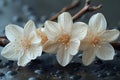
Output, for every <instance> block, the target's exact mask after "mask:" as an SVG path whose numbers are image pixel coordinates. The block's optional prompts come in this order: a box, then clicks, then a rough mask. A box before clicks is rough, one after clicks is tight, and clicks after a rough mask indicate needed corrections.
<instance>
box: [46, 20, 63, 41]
mask: <svg viewBox="0 0 120 80" xmlns="http://www.w3.org/2000/svg"><path fill="white" fill-rule="evenodd" d="M60 32H61V29H60V27H59V26H58V24H57V23H56V22H53V21H46V22H45V33H46V35H47V37H48V39H49V40H55V39H56V37H57V36H58V35H59V34H60Z"/></svg>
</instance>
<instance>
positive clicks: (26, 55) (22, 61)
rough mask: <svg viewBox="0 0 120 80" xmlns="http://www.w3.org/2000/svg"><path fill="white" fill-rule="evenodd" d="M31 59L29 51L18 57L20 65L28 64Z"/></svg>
mask: <svg viewBox="0 0 120 80" xmlns="http://www.w3.org/2000/svg"><path fill="white" fill-rule="evenodd" d="M31 60H32V59H31V55H30V52H29V51H25V52H24V53H23V55H22V56H21V57H20V58H19V59H18V63H17V64H18V66H23V67H24V66H26V65H27V63H28V62H30V61H31Z"/></svg>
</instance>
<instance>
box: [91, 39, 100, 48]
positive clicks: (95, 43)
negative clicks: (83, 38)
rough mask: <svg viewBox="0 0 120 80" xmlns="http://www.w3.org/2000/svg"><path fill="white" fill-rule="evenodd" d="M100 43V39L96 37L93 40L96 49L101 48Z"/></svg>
mask: <svg viewBox="0 0 120 80" xmlns="http://www.w3.org/2000/svg"><path fill="white" fill-rule="evenodd" d="M99 43H100V38H99V37H95V38H94V39H93V40H92V44H93V46H94V47H96V46H99Z"/></svg>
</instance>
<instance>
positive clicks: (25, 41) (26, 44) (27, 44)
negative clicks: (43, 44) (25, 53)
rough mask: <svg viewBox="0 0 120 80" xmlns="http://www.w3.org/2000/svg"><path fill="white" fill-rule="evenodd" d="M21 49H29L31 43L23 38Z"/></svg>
mask: <svg viewBox="0 0 120 80" xmlns="http://www.w3.org/2000/svg"><path fill="white" fill-rule="evenodd" d="M21 44H22V47H24V48H25V49H29V48H30V47H31V41H30V40H29V39H28V38H23V39H22V40H21Z"/></svg>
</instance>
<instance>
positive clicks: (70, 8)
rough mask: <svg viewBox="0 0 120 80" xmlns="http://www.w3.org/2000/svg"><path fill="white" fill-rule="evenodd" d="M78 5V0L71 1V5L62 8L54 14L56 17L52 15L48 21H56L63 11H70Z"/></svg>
mask: <svg viewBox="0 0 120 80" xmlns="http://www.w3.org/2000/svg"><path fill="white" fill-rule="evenodd" d="M79 5H80V0H73V2H72V3H71V5H69V6H66V7H64V8H62V9H61V11H59V12H58V13H56V15H54V16H53V17H51V18H50V19H49V20H51V21H54V20H56V19H57V17H58V16H59V15H60V14H61V13H63V12H65V11H69V10H72V9H73V8H75V7H78V6H79Z"/></svg>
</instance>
